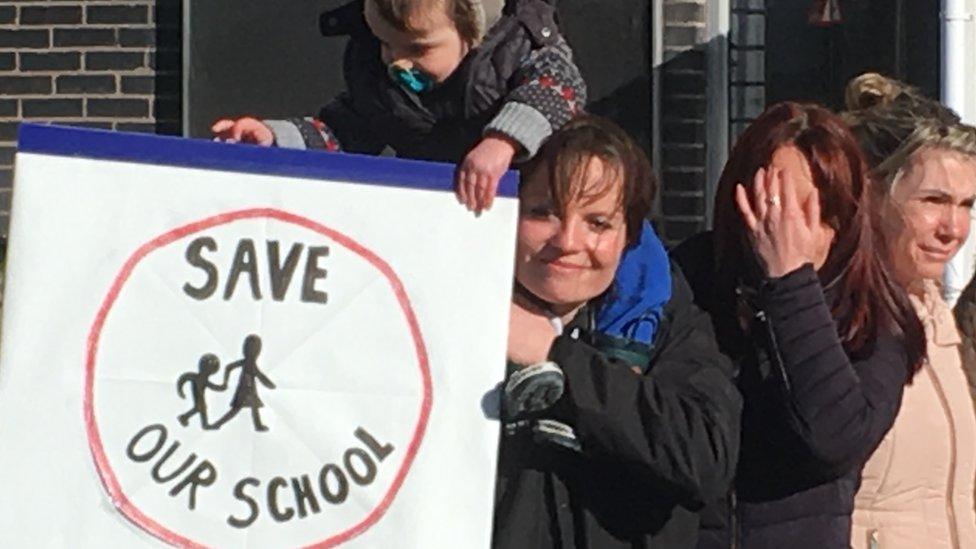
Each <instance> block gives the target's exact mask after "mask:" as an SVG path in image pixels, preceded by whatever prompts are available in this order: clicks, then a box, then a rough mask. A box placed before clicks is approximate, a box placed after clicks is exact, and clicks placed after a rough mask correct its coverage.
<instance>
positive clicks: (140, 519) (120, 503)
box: [84, 208, 433, 548]
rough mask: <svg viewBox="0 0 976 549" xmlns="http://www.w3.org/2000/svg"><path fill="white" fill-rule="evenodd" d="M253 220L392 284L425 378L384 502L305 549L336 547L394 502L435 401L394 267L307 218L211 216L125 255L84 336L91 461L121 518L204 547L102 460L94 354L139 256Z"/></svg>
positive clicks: (253, 212)
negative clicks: (149, 510)
mask: <svg viewBox="0 0 976 549" xmlns="http://www.w3.org/2000/svg"><path fill="white" fill-rule="evenodd" d="M255 218H271V219H276V220H278V221H283V222H285V223H292V224H295V225H298V226H301V227H304V228H306V229H309V230H311V231H314V232H316V233H319V234H321V235H324V236H326V237H328V238H330V239H332V240H333V241H335V242H336V243H338V244H340V245H341V246H343V247H345V248H347V249H349V250H350V251H352V252H354V253H355V254H357V255H358V256H360V257H362V258H363V259H365V260H366V261H367V262H369V263H370V264H371V265H372V266H373V267H375V268H376V269H377V270H379V271H380V273H382V274H383V276H384V277H385V278H386V279H387V281H388V282H389V283H390V287H391V289H392V290H393V293H394V295H395V296H396V298H397V302H398V303H399V304H400V309H401V310H402V311H403V315H404V317H405V318H406V322H407V325H408V327H409V328H410V335H411V336H412V338H413V342H414V349H415V351H416V353H417V362H418V365H419V367H420V375H421V378H422V380H423V390H424V397H423V400H422V401H421V405H420V417H419V418H418V420H417V424H416V426H415V427H414V433H413V437H412V438H411V440H410V444H409V446H408V447H407V451H406V455H405V456H404V458H403V462H402V463H401V465H400V468H399V469H398V470H397V473H396V476H395V477H394V479H393V483H392V484H391V486H390V488H389V489H388V490H387V491H386V494H385V495H384V496H383V499H382V500H380V503H379V504H378V505H377V506H376V507H375V508H374V509H373V510H372V511H371V512H370V513H369V515H367V516H366V518H364V519H363V520H361V521H360V522H359V523H357V524H355V525H353V526H352V527H350V528H347V529H346V530H344V531H342V532H339V533H338V534H335V535H332V536H330V537H328V538H326V539H324V540H322V541H320V542H317V543H313V544H312V545H309V546H308V547H316V548H325V547H335V546H336V545H339V544H340V543H343V542H346V541H348V540H350V539H352V538H354V537H356V536H358V535H359V534H362V533H363V532H365V531H366V530H368V529H369V528H370V527H371V526H373V525H374V524H376V522H377V521H378V520H379V519H380V518H381V517H382V516H383V513H385V512H386V510H387V509H388V508H389V506H390V504H391V503H393V498H394V497H396V494H397V492H398V491H399V490H400V486H401V485H402V484H403V481H404V479H405V478H406V476H407V472H408V471H409V469H410V466H411V465H412V464H413V460H414V458H415V457H416V455H417V450H418V449H419V448H420V443H421V441H422V440H423V437H424V433H425V431H426V429H427V421H428V419H429V418H430V408H431V405H432V402H433V396H432V393H433V389H432V384H431V378H430V366H429V363H428V359H427V348H426V346H425V345H424V340H423V337H422V336H421V334H420V326H419V324H418V323H417V317H416V316H415V315H414V312H413V308H412V307H411V305H410V299H409V298H408V297H407V293H406V291H405V290H404V289H403V283H402V282H401V281H400V279H399V277H397V275H396V273H394V272H393V269H392V268H390V266H389V264H387V263H386V262H385V261H383V260H382V259H380V258H379V256H377V255H376V254H375V253H373V252H372V251H370V250H368V249H367V248H365V247H364V246H363V245H361V244H359V243H358V242H356V241H355V240H353V239H352V238H350V237H348V236H346V235H345V234H342V233H340V232H338V231H336V230H333V229H330V228H328V227H326V226H325V225H322V224H321V223H316V222H315V221H312V220H311V219H308V218H305V217H301V216H299V215H295V214H292V213H288V212H285V211H282V210H277V209H274V208H253V209H247V210H238V211H233V212H227V213H223V214H219V215H215V216H212V217H208V218H206V219H202V220H200V221H197V222H194V223H190V224H187V225H184V226H182V227H177V228H176V229H173V230H171V231H169V232H167V233H165V234H163V235H160V236H158V237H156V238H154V239H153V240H150V241H149V242H147V243H145V244H143V245H142V246H141V247H140V248H139V249H138V250H136V251H135V253H133V254H132V256H131V257H129V259H128V260H127V261H126V262H125V264H124V265H123V266H122V270H121V271H120V272H119V274H118V275H117V276H116V277H115V280H114V282H113V283H112V287H111V289H110V290H109V292H108V295H107V296H105V300H104V301H103V302H102V305H101V307H100V308H99V310H98V314H97V315H96V317H95V322H94V324H92V328H91V331H90V332H89V334H88V351H87V353H86V363H85V395H84V414H85V428H86V430H87V432H88V445H89V447H90V448H91V452H92V457H93V459H94V461H95V468H96V469H97V471H98V475H99V477H100V478H101V481H102V485H103V486H104V487H105V490H106V491H107V492H108V494H109V497H110V498H111V499H112V502H113V503H114V504H115V506H116V507H117V508H118V509H119V510H120V511H121V512H122V514H123V515H125V517H126V518H128V519H129V520H130V521H132V522H133V523H134V524H136V526H138V527H140V528H142V529H143V530H145V531H147V532H149V533H150V534H152V535H154V536H156V537H157V538H159V539H161V540H163V541H165V542H167V543H169V544H172V545H179V546H183V547H204V545H202V544H200V543H198V542H195V541H193V540H190V539H187V538H185V537H183V536H181V535H180V534H177V533H176V532H173V531H172V530H169V529H168V528H166V527H165V526H163V525H161V524H159V523H158V522H156V521H154V520H153V519H152V518H150V517H148V516H146V515H145V513H143V512H142V511H141V510H139V509H138V508H137V507H136V506H135V505H134V504H133V503H132V502H131V501H130V500H129V498H128V497H126V495H125V493H124V492H123V491H122V487H121V486H120V485H119V482H118V479H117V478H116V477H115V473H114V472H113V471H112V468H111V466H110V465H109V463H108V459H107V458H106V456H105V450H104V448H103V446H102V439H101V436H100V434H99V431H98V425H97V424H96V421H95V412H94V407H93V403H92V389H93V387H94V380H95V361H96V357H97V355H98V342H99V338H100V337H101V333H102V327H103V326H104V325H105V320H106V318H107V317H108V313H109V311H111V309H112V305H113V304H114V303H115V300H116V298H118V296H119V292H121V291H122V287H123V286H124V285H125V283H126V281H127V280H128V279H129V276H130V275H131V274H132V271H133V270H134V269H135V267H136V265H138V264H139V262H140V261H142V259H143V258H145V257H146V256H147V255H149V254H150V253H151V252H153V251H155V250H157V249H159V248H161V247H163V246H166V245H168V244H171V243H173V242H175V241H177V240H179V239H181V238H183V237H186V236H188V235H191V234H193V233H197V232H200V231H203V230H206V229H210V228H213V227H217V226H219V225H224V224H227V223H231V222H234V221H239V220H242V219H255Z"/></svg>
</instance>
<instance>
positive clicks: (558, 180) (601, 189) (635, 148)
mask: <svg viewBox="0 0 976 549" xmlns="http://www.w3.org/2000/svg"><path fill="white" fill-rule="evenodd" d="M594 158H596V159H599V160H600V161H602V162H603V165H604V172H603V173H604V176H603V181H601V182H600V184H598V185H597V188H589V189H588V188H584V186H583V182H584V181H585V178H584V177H582V176H583V174H584V173H586V169H587V166H588V165H589V162H590V161H591V160H593V159H594ZM538 168H547V169H548V170H549V191H550V193H551V194H552V198H553V202H554V206H555V207H556V209H557V210H559V211H562V210H563V208H564V207H565V206H566V204H569V203H570V202H572V201H574V200H577V199H580V198H591V197H598V196H603V195H604V194H605V193H607V192H611V191H612V190H613V185H614V183H616V182H617V181H622V183H623V185H622V188H621V192H620V206H621V208H622V209H623V212H624V220H625V222H626V224H627V244H628V245H632V244H634V243H636V242H637V238H638V236H639V235H640V231H641V225H642V223H643V221H644V219H645V218H647V216H648V214H649V213H650V211H651V201H652V200H653V197H654V190H655V181H654V175H653V172H652V171H651V163H650V162H649V161H648V160H647V155H645V154H644V151H643V150H642V149H641V148H640V146H639V145H637V143H636V142H634V140H633V139H632V138H631V137H630V136H629V135H627V132H625V131H624V130H623V129H622V128H620V126H618V125H616V124H614V123H613V122H611V121H609V120H607V119H605V118H601V117H599V116H593V115H582V116H579V117H576V118H574V119H572V120H570V121H569V122H568V123H567V124H566V125H565V126H563V127H562V128H560V129H559V130H557V131H556V132H555V133H554V134H553V135H552V136H551V137H550V138H549V140H548V141H546V142H545V144H543V146H542V148H541V149H540V150H539V152H538V154H536V155H535V157H533V159H532V160H530V161H529V162H527V163H525V164H523V165H522V166H521V167H520V168H519V171H520V172H521V173H522V180H523V181H524V180H526V179H527V178H528V176H529V174H531V173H534V172H535V170H536V169H538Z"/></svg>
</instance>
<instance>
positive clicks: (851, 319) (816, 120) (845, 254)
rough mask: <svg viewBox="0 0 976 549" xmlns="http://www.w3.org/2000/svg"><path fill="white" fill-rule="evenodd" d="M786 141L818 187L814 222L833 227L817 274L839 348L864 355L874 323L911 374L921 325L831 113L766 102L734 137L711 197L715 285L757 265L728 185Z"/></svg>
mask: <svg viewBox="0 0 976 549" xmlns="http://www.w3.org/2000/svg"><path fill="white" fill-rule="evenodd" d="M786 146H793V147H796V149H797V150H799V151H800V152H801V153H802V154H803V156H804V157H805V158H806V160H807V163H808V164H809V166H810V172H811V174H812V176H813V183H814V185H815V186H816V188H817V190H818V191H819V195H820V210H821V219H822V220H823V222H825V223H826V224H828V225H829V226H830V227H831V228H833V230H834V231H835V237H834V242H833V244H832V245H831V248H830V252H829V253H828V255H827V259H826V262H825V263H824V265H823V266H822V267H821V268H820V269H819V271H818V275H819V277H820V280H821V283H822V285H823V286H824V287H825V288H829V291H828V292H827V296H828V299H829V300H830V302H829V303H828V305H829V306H830V309H831V313H832V314H833V317H834V319H835V321H836V322H837V331H838V335H839V336H840V338H841V341H842V343H843V346H844V349H845V351H846V352H847V353H848V354H849V355H851V356H854V357H858V356H864V355H867V354H869V353H870V352H871V350H872V349H873V347H874V344H875V341H876V339H877V336H878V332H879V328H880V327H885V328H887V329H888V330H890V331H892V332H894V333H895V335H896V336H897V337H898V338H899V339H901V340H902V342H903V344H904V346H905V349H906V352H907V355H908V358H909V368H910V371H909V373H910V374H914V372H915V371H917V369H918V368H919V367H920V366H921V361H922V358H923V357H924V356H925V335H924V331H923V329H922V325H921V323H920V322H919V320H918V317H917V316H916V314H915V311H914V309H913V308H912V305H911V302H909V300H908V297H907V295H906V294H905V292H904V290H903V289H901V288H900V287H898V286H897V285H896V284H895V283H894V282H893V280H892V278H891V276H890V275H889V273H888V271H887V270H886V268H885V267H884V265H883V264H882V261H881V256H880V249H879V243H878V242H877V236H876V235H877V234H879V233H878V232H877V214H876V212H875V209H874V208H873V205H872V200H873V195H874V193H873V192H872V180H871V178H870V175H869V172H868V167H867V163H866V162H865V160H864V156H863V153H862V152H861V149H860V147H859V146H858V143H857V140H856V139H855V138H854V135H853V134H852V133H851V131H850V130H849V129H848V127H847V125H846V124H844V122H843V121H842V120H841V119H840V118H839V117H838V116H837V115H835V114H833V113H831V112H830V111H828V110H826V109H824V108H822V107H819V106H816V105H804V104H799V103H793V102H784V103H779V104H777V105H773V106H772V107H770V108H769V109H767V110H766V112H764V113H763V114H762V115H761V116H760V117H759V118H758V119H757V120H756V121H755V122H753V123H752V125H750V126H749V128H747V129H746V131H745V132H743V134H742V135H741V136H740V137H739V140H738V142H737V143H736V145H735V147H734V148H733V150H732V154H731V156H730V158H729V161H728V163H727V164H726V166H725V170H724V171H723V172H722V176H721V179H720V180H719V184H718V189H717V192H716V196H715V231H714V239H715V255H716V257H715V265H716V273H715V274H716V277H717V280H716V282H717V284H718V285H719V290H720V292H722V293H723V294H729V295H730V294H732V292H734V291H735V288H736V286H737V285H738V284H739V283H740V282H741V281H742V276H743V269H744V268H746V267H747V266H754V267H755V266H757V265H758V259H757V258H756V256H755V254H754V252H753V251H752V249H751V246H750V244H749V240H748V236H747V228H746V226H745V223H744V222H743V220H742V217H741V215H740V214H739V211H738V210H737V208H736V203H735V188H736V186H737V185H739V184H742V185H745V186H746V188H747V189H749V188H751V186H752V184H753V177H754V176H755V174H756V172H757V170H758V169H759V168H761V167H764V166H767V165H768V164H769V162H770V160H771V158H772V156H773V153H774V152H775V151H776V150H777V149H779V148H780V147H786Z"/></svg>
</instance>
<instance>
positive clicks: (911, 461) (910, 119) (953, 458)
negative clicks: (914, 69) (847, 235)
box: [845, 74, 976, 549]
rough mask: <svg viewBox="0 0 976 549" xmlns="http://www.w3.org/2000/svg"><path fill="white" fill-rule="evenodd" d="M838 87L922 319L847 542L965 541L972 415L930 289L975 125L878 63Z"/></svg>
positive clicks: (959, 222) (945, 322)
mask: <svg viewBox="0 0 976 549" xmlns="http://www.w3.org/2000/svg"><path fill="white" fill-rule="evenodd" d="M847 96H848V108H850V109H851V111H850V112H848V113H846V114H845V116H846V118H847V119H848V121H849V122H850V124H851V126H852V129H853V130H854V132H855V134H857V136H858V137H859V139H860V141H861V144H862V145H863V147H864V149H865V151H866V152H867V153H868V158H869V162H870V163H871V164H872V167H873V168H874V175H875V176H876V180H877V183H878V185H877V191H878V192H877V193H876V194H877V195H878V196H877V198H878V202H879V203H880V207H881V211H882V222H881V233H882V234H883V235H884V239H885V240H886V241H887V244H888V246H887V247H888V254H887V255H888V258H889V264H890V265H891V268H892V272H893V274H894V276H895V278H896V279H897V280H898V282H899V283H900V284H901V285H902V286H904V287H905V288H907V289H908V290H909V296H910V298H911V300H912V304H913V305H914V306H915V310H916V311H917V313H918V316H919V317H920V318H921V320H922V323H923V325H924V327H925V336H926V348H927V349H926V350H927V355H928V360H926V361H925V363H924V364H923V366H922V369H921V371H920V372H919V373H918V375H916V376H915V378H914V380H913V382H912V384H911V385H909V386H908V387H906V388H905V394H904V397H903V398H902V403H901V410H900V411H899V412H898V416H897V418H896V419H895V423H894V425H893V426H892V428H891V430H890V431H889V432H888V434H887V435H886V436H885V438H884V440H883V441H882V442H881V445H880V446H879V447H878V449H877V450H876V451H875V452H874V454H873V455H872V456H871V458H870V459H869V460H868V462H867V464H866V465H865V467H864V471H863V475H862V481H861V487H860V489H859V490H858V492H857V497H856V500H855V509H854V517H853V518H854V528H853V534H852V538H851V545H852V547H854V548H855V549H868V548H872V547H884V548H886V549H887V548H895V549H901V548H904V549H908V548H910V547H911V548H914V547H951V548H962V547H973V546H976V511H974V510H973V490H974V485H973V483H974V475H976V416H974V409H973V401H972V399H971V397H970V394H969V391H968V390H967V383H966V376H965V374H964V366H967V367H968V368H969V369H970V371H972V367H973V364H969V365H966V364H964V362H963V361H962V360H961V356H960V343H961V341H962V340H961V338H960V334H959V331H958V330H957V329H956V325H955V323H954V322H953V318H952V314H951V312H950V310H949V306H948V304H946V302H945V301H944V300H943V298H942V295H941V293H940V289H941V279H942V273H943V271H944V270H945V266H946V263H947V262H948V261H949V259H951V258H952V256H953V255H954V254H955V253H956V252H957V251H958V250H959V248H960V246H962V244H963V242H964V240H965V238H966V235H967V234H968V233H969V223H970V210H972V207H973V200H974V196H976V128H973V127H970V126H967V125H965V124H961V123H960V122H959V118H958V116H956V114H955V113H953V112H952V111H951V110H949V109H948V108H947V107H945V106H944V105H942V104H940V103H938V102H936V101H932V100H929V99H926V98H924V97H922V96H921V95H920V94H919V93H918V92H917V91H916V90H914V89H912V88H910V87H908V86H905V85H904V84H902V83H900V82H897V81H894V80H891V79H888V78H884V77H882V76H880V75H877V74H866V75H862V76H860V77H858V78H856V79H855V80H853V81H852V82H851V84H850V85H849V86H848V91H847ZM962 301H964V300H961V303H962Z"/></svg>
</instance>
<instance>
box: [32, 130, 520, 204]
mask: <svg viewBox="0 0 976 549" xmlns="http://www.w3.org/2000/svg"><path fill="white" fill-rule="evenodd" d="M17 141H18V142H17V150H18V151H20V152H29V153H37V154H50V155H55V156H72V157H79V158H94V159H100V160H118V161H121V162H136V163H143V164H161V165H166V166H180V167H185V168H200V169H210V170H221V171H230V172H244V173H256V174H267V175H281V176H287V177H303V178H311V179H327V180H333V181H336V180H338V181H349V182H354V183H365V184H368V185H383V186H388V187H409V188H415V189H427V190H435V191H450V192H453V191H454V185H453V179H454V165H453V164H443V163H438V162H423V161H419V160H404V159H401V158H389V157H380V156H368V155H361V154H351V153H326V152H322V151H302V150H296V149H285V148H278V147H259V146H255V145H242V144H231V143H217V142H213V141H207V140H203V139H187V138H183V137H172V136H165V135H152V134H142V133H126V132H117V131H109V130H95V129H84V128H70V127H64V126H54V125H42V124H29V123H22V124H21V125H20V130H19V133H18V138H17ZM517 195H518V174H517V173H516V172H514V171H509V172H507V173H506V174H505V175H504V176H503V177H502V180H501V182H499V184H498V196H507V197H515V196H517Z"/></svg>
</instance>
